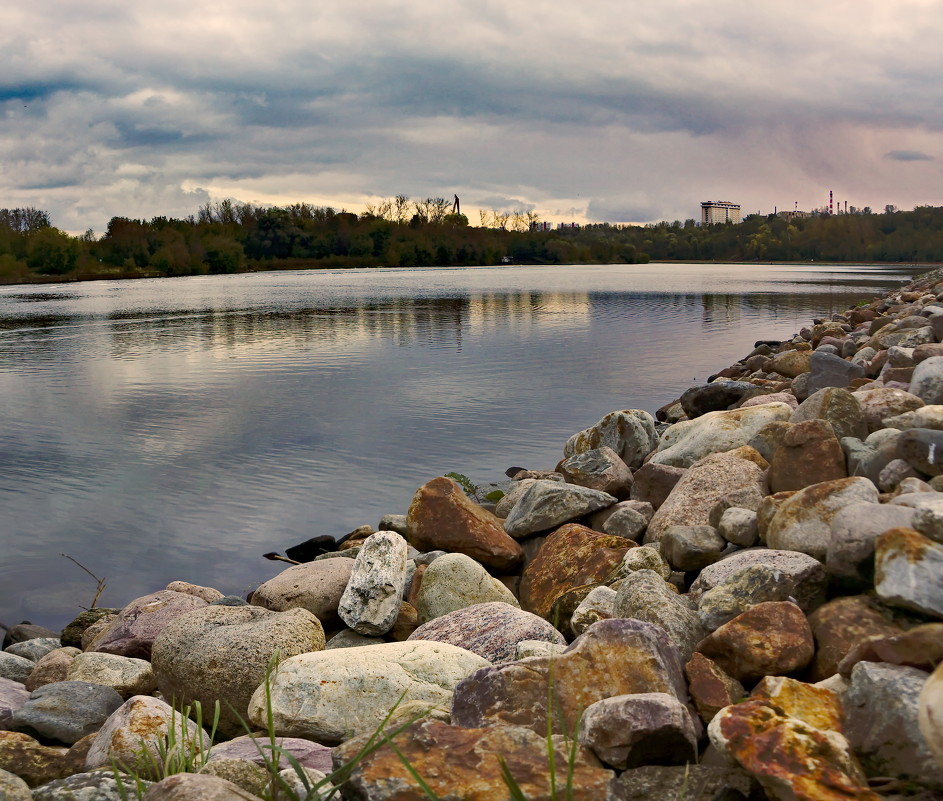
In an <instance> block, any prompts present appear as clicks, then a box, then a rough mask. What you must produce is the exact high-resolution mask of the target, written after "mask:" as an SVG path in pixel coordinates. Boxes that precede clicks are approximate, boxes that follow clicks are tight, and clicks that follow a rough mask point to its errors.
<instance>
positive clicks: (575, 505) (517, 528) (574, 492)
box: [504, 481, 618, 537]
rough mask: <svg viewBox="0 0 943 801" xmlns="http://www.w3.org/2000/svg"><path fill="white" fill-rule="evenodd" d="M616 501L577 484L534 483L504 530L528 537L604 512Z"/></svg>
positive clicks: (505, 522) (512, 511)
mask: <svg viewBox="0 0 943 801" xmlns="http://www.w3.org/2000/svg"><path fill="white" fill-rule="evenodd" d="M617 500H618V499H617V498H615V497H614V496H612V495H609V494H608V493H606V492H599V491H598V490H592V489H587V488H586V487H579V486H576V485H574V484H561V483H560V482H558V481H535V482H534V483H533V484H532V485H531V486H530V487H529V488H528V489H527V491H526V492H525V493H524V494H523V495H522V496H521V498H520V500H519V501H518V502H517V503H516V504H515V505H514V508H513V509H511V511H510V513H509V514H508V516H507V518H506V519H505V521H504V530H505V531H506V532H507V533H508V534H510V535H511V536H512V537H526V536H528V535H530V534H536V533H537V532H539V531H546V530H548V529H551V528H555V527H557V526H559V525H561V524H563V523H567V522H569V521H571V520H576V519H577V518H580V517H583V516H585V515H589V514H592V513H593V512H597V511H599V510H600V509H605V508H606V507H607V506H612V505H613V504H614V503H616V502H617Z"/></svg>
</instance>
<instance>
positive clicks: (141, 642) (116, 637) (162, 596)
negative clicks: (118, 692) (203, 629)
mask: <svg viewBox="0 0 943 801" xmlns="http://www.w3.org/2000/svg"><path fill="white" fill-rule="evenodd" d="M206 605H207V604H206V601H204V600H203V599H202V598H197V597H196V596H195V595H189V594H188V593H183V592H174V591H173V590H161V591H160V592H154V593H151V594H150V595H144V596H142V597H141V598H135V599H134V600H133V601H131V603H129V604H128V605H127V606H125V607H124V609H122V610H121V611H120V612H119V613H118V615H117V617H116V618H115V619H114V620H113V621H112V622H111V623H110V624H109V625H108V626H107V627H106V628H105V629H104V630H103V631H102V632H101V633H100V634H98V636H97V637H95V640H94V641H93V642H92V643H91V645H90V647H88V648H85V647H84V645H83V650H86V651H100V652H102V653H105V654H118V655H119V656H130V657H133V658H134V659H150V658H151V646H152V645H153V644H154V640H155V639H157V635H159V634H160V632H161V631H162V630H163V628H164V626H166V625H167V624H168V623H170V622H171V621H172V620H173V619H174V618H177V617H179V616H180V615H182V614H184V613H185V612H190V611H192V610H194V609H202V608H203V607H205V606H206Z"/></svg>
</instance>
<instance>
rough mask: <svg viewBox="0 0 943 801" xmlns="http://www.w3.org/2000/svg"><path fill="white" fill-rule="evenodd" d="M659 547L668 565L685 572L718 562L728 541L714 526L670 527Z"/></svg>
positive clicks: (662, 537)
mask: <svg viewBox="0 0 943 801" xmlns="http://www.w3.org/2000/svg"><path fill="white" fill-rule="evenodd" d="M658 546H659V548H660V550H661V553H662V555H663V556H664V557H665V559H666V560H667V561H668V564H670V565H671V566H672V567H673V568H674V569H675V570H680V571H682V572H685V571H689V570H700V569H701V568H703V567H707V565H709V564H712V563H713V562H716V561H717V560H718V559H720V555H721V553H722V552H723V550H724V548H726V547H727V541H726V540H725V539H724V538H723V537H721V536H720V534H718V533H717V530H716V529H715V528H714V527H713V526H706V525H705V526H668V527H667V528H666V529H665V530H664V531H663V532H662V535H661V539H660V540H659V541H658Z"/></svg>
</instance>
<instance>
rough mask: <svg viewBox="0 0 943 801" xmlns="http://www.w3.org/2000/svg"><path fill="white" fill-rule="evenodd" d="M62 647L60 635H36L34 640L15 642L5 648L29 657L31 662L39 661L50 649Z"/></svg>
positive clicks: (9, 651) (15, 653)
mask: <svg viewBox="0 0 943 801" xmlns="http://www.w3.org/2000/svg"><path fill="white" fill-rule="evenodd" d="M61 647H62V641H61V640H60V639H59V638H58V637H36V638H35V639H32V640H24V641H23V642H17V643H13V645H11V646H10V647H9V648H5V649H4V651H3V652H4V653H7V654H13V655H14V656H22V657H23V658H24V659H29V660H30V662H38V661H39V660H40V659H42V658H43V657H44V656H45V655H46V654H48V653H49V652H50V651H55V650H57V649H58V648H61Z"/></svg>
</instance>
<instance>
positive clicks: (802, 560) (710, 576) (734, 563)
mask: <svg viewBox="0 0 943 801" xmlns="http://www.w3.org/2000/svg"><path fill="white" fill-rule="evenodd" d="M760 564H762V565H768V566H769V567H771V568H774V569H776V570H778V571H779V572H781V573H782V574H783V576H784V579H783V581H784V582H788V587H789V595H790V596H792V597H793V598H795V599H796V601H797V602H798V604H799V607H800V608H801V609H802V610H803V611H804V612H811V611H812V610H813V609H815V608H816V607H818V606H821V605H822V604H823V603H825V591H826V586H827V584H828V577H827V576H826V574H825V568H824V567H822V563H821V562H819V561H818V560H817V559H813V558H812V557H811V556H808V555H806V554H803V553H799V552H798V551H777V550H774V549H771V548H755V549H753V550H750V551H739V552H737V553H734V554H731V555H730V556H727V557H725V558H724V559H721V560H720V561H719V562H714V564H712V565H708V566H707V567H705V568H704V569H703V570H702V571H701V573H700V575H699V576H698V577H697V578H696V579H695V580H694V582H693V583H692V584H691V589H690V596H691V598H692V599H693V600H694V601H699V600H700V597H701V595H703V594H704V593H705V592H707V591H708V590H710V589H711V588H713V587H717V586H719V585H720V584H723V583H725V582H726V581H728V580H729V579H730V577H731V576H733V575H734V574H736V573H739V572H740V571H741V570H743V569H744V568H746V567H750V566H751V565H760Z"/></svg>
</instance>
